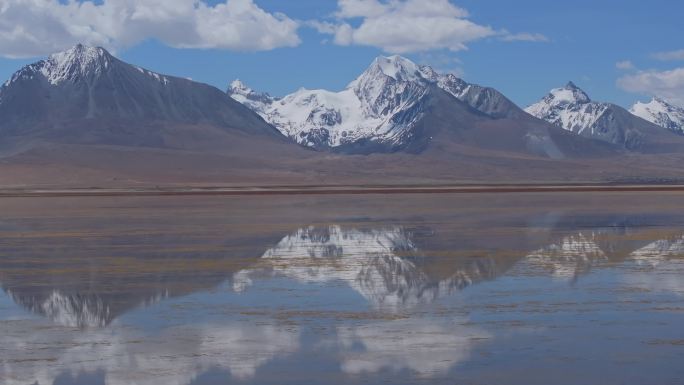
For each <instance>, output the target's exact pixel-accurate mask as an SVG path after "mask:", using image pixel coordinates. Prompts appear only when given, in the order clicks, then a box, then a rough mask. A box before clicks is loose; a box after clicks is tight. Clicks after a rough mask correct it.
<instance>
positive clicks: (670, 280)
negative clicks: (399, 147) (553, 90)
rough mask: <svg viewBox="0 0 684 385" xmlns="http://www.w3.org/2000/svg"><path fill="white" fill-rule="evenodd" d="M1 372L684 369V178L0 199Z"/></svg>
mask: <svg viewBox="0 0 684 385" xmlns="http://www.w3.org/2000/svg"><path fill="white" fill-rule="evenodd" d="M0 284H1V286H2V289H3V290H2V291H0V384H3V385H33V384H39V385H76V384H78V385H104V384H106V385H130V384H135V385H138V384H139V385H152V384H162V385H210V384H211V385H218V384H260V385H261V384H279V385H280V384H293V385H295V384H296V385H302V384H391V385H394V384H483V385H484V384H520V385H523V384H524V385H530V384H539V385H548V384H554V385H558V384H561V385H562V384H584V385H588V384H597V385H598V384H601V385H606V384H642V385H643V384H654V385H655V384H658V385H663V384H684V366H683V365H682V363H683V362H684V195H682V194H676V193H648V194H646V193H612V194H599V193H567V194H564V193H553V194H479V195H469V194H460V195H459V194H454V195H449V194H445V195H441V194H426V195H420V194H416V195H387V196H383V195H359V196H344V195H340V196H283V197H277V196H275V197H274V196H266V197H263V196H262V197H165V198H153V197H146V198H38V199H36V198H32V199H29V198H9V199H3V200H0Z"/></svg>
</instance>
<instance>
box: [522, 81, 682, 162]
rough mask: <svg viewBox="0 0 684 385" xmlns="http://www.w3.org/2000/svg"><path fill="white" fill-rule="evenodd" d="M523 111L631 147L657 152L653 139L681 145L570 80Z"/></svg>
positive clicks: (680, 142) (576, 130)
mask: <svg viewBox="0 0 684 385" xmlns="http://www.w3.org/2000/svg"><path fill="white" fill-rule="evenodd" d="M525 111H526V112H527V113H529V114H530V115H533V116H535V117H537V118H539V119H543V120H545V121H547V122H549V123H552V124H554V125H556V126H558V127H562V128H563V129H565V130H567V131H570V132H573V133H575V134H578V135H580V136H584V137H586V138H590V139H596V140H600V141H603V142H607V143H610V144H614V145H617V146H620V147H623V148H625V149H627V150H631V151H653V152H658V151H659V150H660V149H659V148H658V147H659V146H657V145H656V146H654V145H653V143H655V142H657V143H662V142H668V141H669V142H677V146H678V148H679V149H682V148H684V147H682V143H684V141H682V139H681V138H677V137H676V136H674V135H671V134H672V133H671V132H666V131H665V130H662V129H661V127H658V126H656V125H654V124H653V123H651V122H649V121H646V120H644V119H641V118H640V117H639V116H635V115H633V114H632V113H630V112H629V111H627V110H625V109H624V108H622V107H620V106H618V105H615V104H612V103H605V102H595V101H593V100H592V99H591V98H590V97H589V95H587V93H586V92H584V91H583V90H582V89H581V88H579V87H578V86H577V85H575V84H574V83H573V82H569V83H568V84H567V85H566V86H564V87H561V88H555V89H553V90H551V91H550V92H549V93H548V94H547V95H546V96H545V97H544V98H542V99H541V100H540V101H539V102H537V103H535V104H532V105H530V106H529V107H527V108H526V109H525Z"/></svg>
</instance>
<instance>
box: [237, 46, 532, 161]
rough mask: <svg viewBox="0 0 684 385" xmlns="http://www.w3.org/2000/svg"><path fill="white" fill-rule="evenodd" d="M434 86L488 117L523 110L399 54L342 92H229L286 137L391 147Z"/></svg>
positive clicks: (308, 142)
mask: <svg viewBox="0 0 684 385" xmlns="http://www.w3.org/2000/svg"><path fill="white" fill-rule="evenodd" d="M434 88H438V89H441V90H442V91H446V92H447V93H448V94H450V95H451V96H453V97H455V98H456V99H458V100H460V101H462V102H464V103H466V104H467V105H469V106H470V107H471V108H473V109H474V110H477V111H478V112H480V113H483V114H485V115H487V116H488V117H490V118H501V117H509V116H514V115H517V114H518V115H519V114H520V113H521V112H522V111H520V110H519V109H518V107H516V106H515V105H514V104H513V103H512V102H511V101H509V100H508V99H506V97H504V96H503V95H502V94H500V93H499V92H498V91H496V90H493V89H491V88H484V87H480V86H477V85H473V84H469V83H466V82H465V81H463V80H461V79H459V78H457V77H456V76H454V75H452V74H439V73H437V72H436V71H435V70H433V69H432V68H430V67H429V66H419V65H417V64H415V63H413V62H412V61H410V60H408V59H406V58H403V57H400V56H391V57H378V58H377V59H375V60H374V61H373V63H372V64H371V66H370V67H369V68H368V69H367V70H366V71H365V72H364V73H363V74H361V76H359V77H358V78H357V79H356V80H354V81H352V82H351V83H350V84H349V85H348V86H347V88H345V89H344V90H342V91H340V92H332V91H327V90H307V89H300V90H298V91H296V92H295V93H293V94H290V95H287V96H285V97H283V98H280V99H278V98H273V97H270V96H269V95H267V94H261V93H257V92H255V91H253V90H252V89H250V88H248V87H247V86H245V85H244V84H243V83H242V82H240V81H235V82H233V83H232V84H231V86H230V87H229V89H228V94H229V95H231V96H232V97H233V98H234V99H235V100H237V101H239V102H241V103H243V104H245V105H246V106H248V107H250V108H251V109H253V110H254V111H255V112H257V113H259V114H260V115H261V116H262V117H263V118H264V119H265V120H266V121H268V122H269V123H271V124H273V125H274V126H275V127H276V128H277V129H278V130H280V132H282V133H283V134H284V135H285V136H287V137H289V138H292V139H293V140H295V141H296V142H298V143H300V144H303V145H305V146H309V147H314V148H336V147H344V146H349V145H353V144H354V143H358V142H362V141H368V142H372V143H375V144H378V145H381V146H384V147H388V148H391V149H396V148H400V147H402V146H404V145H406V143H407V142H408V141H410V140H411V138H412V137H414V136H415V132H414V128H415V127H416V126H417V123H418V122H419V121H420V119H421V118H422V117H423V116H424V115H425V114H426V113H427V108H428V107H427V97H428V95H429V94H430V93H431V92H432V90H433V89H434Z"/></svg>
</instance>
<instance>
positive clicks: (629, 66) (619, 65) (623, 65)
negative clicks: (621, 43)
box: [615, 60, 635, 71]
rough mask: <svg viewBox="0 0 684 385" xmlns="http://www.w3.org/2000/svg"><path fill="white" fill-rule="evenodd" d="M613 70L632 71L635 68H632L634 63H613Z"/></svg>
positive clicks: (624, 61) (625, 61)
mask: <svg viewBox="0 0 684 385" xmlns="http://www.w3.org/2000/svg"><path fill="white" fill-rule="evenodd" d="M615 68H617V69H619V70H624V71H628V70H633V69H634V68H635V67H634V63H632V62H631V61H629V60H623V61H619V62H617V63H615Z"/></svg>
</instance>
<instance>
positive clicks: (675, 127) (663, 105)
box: [629, 97, 684, 135]
mask: <svg viewBox="0 0 684 385" xmlns="http://www.w3.org/2000/svg"><path fill="white" fill-rule="evenodd" d="M629 112H631V113H632V114H634V115H636V116H638V117H640V118H642V119H644V120H647V121H649V122H651V123H653V124H657V125H658V126H660V127H664V128H667V129H668V130H671V131H673V132H675V133H677V134H680V135H683V134H684V108H682V107H679V106H675V105H674V104H672V103H670V102H668V101H666V100H665V99H662V98H658V97H654V98H653V99H651V101H650V102H648V103H641V102H637V103H635V104H634V105H633V106H632V108H630V110H629Z"/></svg>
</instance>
